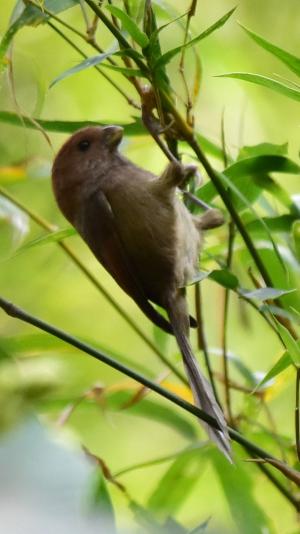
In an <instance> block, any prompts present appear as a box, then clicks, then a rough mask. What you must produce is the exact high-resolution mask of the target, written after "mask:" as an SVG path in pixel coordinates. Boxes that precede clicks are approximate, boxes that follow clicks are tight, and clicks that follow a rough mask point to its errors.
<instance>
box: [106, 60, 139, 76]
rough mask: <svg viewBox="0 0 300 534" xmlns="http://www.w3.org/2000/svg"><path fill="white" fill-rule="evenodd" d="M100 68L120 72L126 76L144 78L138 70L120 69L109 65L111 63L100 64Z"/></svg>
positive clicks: (117, 66)
mask: <svg viewBox="0 0 300 534" xmlns="http://www.w3.org/2000/svg"><path fill="white" fill-rule="evenodd" d="M101 66H102V67H105V68H107V69H110V70H114V71H116V72H121V73H122V74H125V75H126V76H142V77H145V74H144V73H143V72H142V71H141V70H140V69H133V68H131V67H120V66H119V65H111V63H102V65H101Z"/></svg>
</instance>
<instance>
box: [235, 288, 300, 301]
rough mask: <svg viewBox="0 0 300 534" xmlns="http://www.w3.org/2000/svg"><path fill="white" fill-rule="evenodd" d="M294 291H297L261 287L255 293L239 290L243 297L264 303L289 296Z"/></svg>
mask: <svg viewBox="0 0 300 534" xmlns="http://www.w3.org/2000/svg"><path fill="white" fill-rule="evenodd" d="M293 291H296V289H276V288H273V287H261V288H260V289H255V290H254V291H248V290H246V291H245V290H244V289H240V290H239V292H240V293H241V294H242V295H243V297H246V298H247V299H254V300H262V301H264V300H269V299H270V300H271V299H272V300H273V299H278V298H279V297H282V296H283V295H287V294H288V293H292V292H293Z"/></svg>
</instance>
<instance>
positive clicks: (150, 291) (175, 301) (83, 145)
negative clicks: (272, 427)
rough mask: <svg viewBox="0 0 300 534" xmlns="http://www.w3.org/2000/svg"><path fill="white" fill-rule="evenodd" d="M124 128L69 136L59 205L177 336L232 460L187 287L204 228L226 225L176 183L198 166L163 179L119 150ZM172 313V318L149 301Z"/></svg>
mask: <svg viewBox="0 0 300 534" xmlns="http://www.w3.org/2000/svg"><path fill="white" fill-rule="evenodd" d="M122 136H123V129H122V128H121V127H119V126H105V127H88V128H85V129H83V130H79V131H78V132H76V133H75V134H74V135H72V136H71V137H70V139H68V141H67V142H66V143H65V144H64V145H63V147H62V148H61V150H60V151H59V153H58V154H57V156H56V159H55V161H54V164H53V171H52V181H53V190H54V194H55V197H56V200H57V203H58V205H59V207H60V209H61V211H62V213H63V214H64V215H65V217H66V218H67V219H68V221H70V223H71V224H72V225H73V226H74V227H75V228H76V229H77V231H78V232H79V234H80V235H81V236H82V238H83V239H84V241H85V242H86V243H87V245H88V246H89V247H90V249H91V250H92V252H93V253H94V255H95V256H96V258H97V259H98V260H99V261H100V263H101V264H102V265H103V266H104V267H105V269H106V270H107V271H108V272H109V273H110V274H111V275H112V276H113V277H114V279H115V280H116V282H117V283H118V284H119V285H120V286H121V287H122V289H123V290H124V291H126V293H128V295H130V296H131V297H132V298H133V299H134V300H135V302H136V303H137V305H138V306H139V307H140V308H141V310H142V311H143V312H144V313H145V315H146V316H147V317H148V318H149V319H151V320H152V321H153V322H154V323H155V324H157V325H158V326H160V327H161V328H162V329H164V330H165V331H167V332H169V333H173V334H174V335H175V337H176V340H177V343H178V346H179V348H180V351H181V354H182V357H183V362H184V366H185V369H186V371H187V374H188V378H189V382H190V385H191V389H192V391H193V395H194V399H195V402H196V404H197V405H198V406H199V407H201V408H202V409H203V410H204V411H206V412H207V413H208V414H210V415H211V416H212V417H214V418H215V419H216V420H217V422H218V425H219V427H220V429H219V430H218V429H215V428H212V427H210V426H209V425H207V424H205V423H204V426H205V429H206V431H207V432H208V434H209V436H210V437H211V438H212V439H213V440H214V441H215V442H216V443H217V445H218V447H219V448H220V449H221V450H222V452H223V453H224V454H225V455H226V456H227V458H229V459H230V457H231V449H230V442H229V437H228V431H227V426H226V422H225V418H224V415H223V413H222V410H221V409H220V407H219V405H218V403H217V402H216V400H215V397H214V394H213V392H212V389H211V386H210V384H209V382H208V381H207V380H206V378H205V377H204V376H203V375H202V373H201V371H200V368H199V365H198V362H197V360H196V358H195V356H194V355H193V351H192V348H191V345H190V342H189V326H190V325H191V326H196V321H195V320H194V319H193V318H192V317H189V314H188V311H187V303H186V298H185V289H184V287H185V286H186V284H187V283H188V282H190V281H191V280H193V279H194V278H195V276H196V275H197V272H198V257H199V252H200V248H201V243H202V231H203V230H207V229H209V228H214V227H216V226H219V225H220V224H222V223H223V217H222V215H221V213H220V212H219V211H218V210H208V211H206V212H205V213H204V214H203V215H202V216H199V217H195V216H193V215H192V214H191V213H190V212H189V211H188V210H187V208H186V207H185V205H184V204H183V202H181V200H180V199H179V198H178V196H177V194H176V188H177V187H178V186H180V185H181V184H182V183H184V181H185V180H186V179H187V178H188V177H189V176H190V175H191V174H192V173H194V172H195V166H191V165H189V166H186V167H184V166H183V165H181V164H180V163H170V164H169V166H168V167H167V169H166V170H165V172H164V173H163V174H162V176H160V177H159V178H158V177H157V176H155V175H153V174H151V173H150V172H147V171H146V170H144V169H142V168H139V167H137V166H136V165H134V164H133V163H132V162H131V161H129V160H128V159H126V158H125V157H124V156H123V155H121V154H120V153H119V152H118V149H117V147H118V145H119V143H120V141H121V139H122ZM151 303H154V304H158V305H159V306H161V307H163V308H164V309H165V310H166V311H167V314H168V317H169V320H170V323H169V322H168V321H167V319H165V318H164V317H163V316H162V315H160V313H159V312H158V311H157V310H156V309H155V308H154V306H153V305H152V304H151Z"/></svg>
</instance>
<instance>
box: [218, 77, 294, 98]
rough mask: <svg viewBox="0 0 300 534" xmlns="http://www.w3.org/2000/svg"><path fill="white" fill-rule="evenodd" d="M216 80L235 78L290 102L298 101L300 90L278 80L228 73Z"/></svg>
mask: <svg viewBox="0 0 300 534" xmlns="http://www.w3.org/2000/svg"><path fill="white" fill-rule="evenodd" d="M217 78H235V79H238V80H243V81H245V82H250V83H254V84H256V85H262V86H263V87H267V88H268V89H272V91H275V92H276V93H280V94H281V95H284V96H287V97H288V98H291V99H292V100H297V102H299V101H300V90H297V89H293V88H292V87H290V86H289V85H286V84H284V83H282V82H279V81H278V80H274V79H273V78H268V77H267V76H263V75H262V74H253V73H251V72H229V73H226V74H220V75H219V76H217Z"/></svg>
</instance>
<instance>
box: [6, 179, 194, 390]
mask: <svg viewBox="0 0 300 534" xmlns="http://www.w3.org/2000/svg"><path fill="white" fill-rule="evenodd" d="M0 194H1V195H2V196H4V197H5V198H7V199H8V200H10V202H13V204H14V205H15V206H17V207H18V208H19V209H21V210H22V211H23V212H24V213H26V214H27V215H28V216H29V217H30V218H31V219H32V220H33V221H35V222H36V223H37V224H38V225H39V226H41V227H42V228H44V229H45V230H46V231H47V232H53V231H55V230H57V227H56V226H53V225H52V224H50V223H49V222H48V221H46V220H45V219H43V218H42V217H40V216H39V215H37V214H36V213H35V212H34V211H32V210H31V209H29V208H27V207H25V206H24V205H23V204H22V203H21V202H19V201H18V200H17V199H16V198H14V197H13V196H12V195H11V194H9V193H8V192H7V191H5V190H4V189H3V188H2V187H0ZM57 245H58V246H59V247H60V248H61V249H62V250H63V251H64V252H65V253H66V254H67V255H68V256H69V258H70V259H71V260H72V261H73V263H75V265H77V267H78V268H79V269H80V271H81V272H82V273H83V274H84V275H85V276H86V277H87V278H88V280H90V282H91V283H92V284H93V285H94V287H96V289H97V290H98V291H99V292H100V293H101V294H102V295H103V297H104V298H105V299H106V300H107V301H108V302H109V304H110V305H111V306H112V307H113V308H114V309H115V310H116V312H117V313H118V314H119V315H120V316H121V317H122V319H123V320H124V321H126V323H127V324H128V325H129V326H130V327H131V328H132V330H134V332H135V333H136V334H137V335H138V336H139V337H140V338H141V339H142V340H143V341H144V343H146V345H147V346H148V347H149V348H150V349H151V350H152V351H153V352H154V354H156V356H158V358H159V359H160V360H161V362H162V363H164V365H166V366H167V367H168V369H170V370H171V371H172V372H173V373H174V374H175V376H177V378H178V379H179V380H180V381H181V382H182V383H183V384H185V385H187V384H188V382H187V379H186V378H185V376H184V375H183V374H182V373H181V372H180V371H179V370H178V369H177V367H176V366H175V365H173V364H172V362H170V361H169V360H168V359H167V358H166V357H165V356H164V354H163V353H162V352H161V351H160V350H159V349H158V348H157V347H156V345H155V344H154V343H153V342H152V341H151V339H149V338H148V336H147V335H146V334H144V332H143V330H141V329H140V327H139V326H138V325H137V324H136V322H135V321H134V320H133V319H132V318H131V317H130V315H128V314H127V313H126V312H125V311H124V310H123V308H122V307H121V306H120V305H119V303H118V302H117V301H116V300H115V299H114V298H113V297H112V296H111V294H110V293H109V292H108V291H107V290H106V289H105V287H104V286H103V285H102V284H101V283H100V282H99V281H98V279H97V278H95V277H94V275H93V274H92V273H91V272H90V271H89V270H88V269H87V268H86V266H85V265H84V264H83V263H82V261H81V260H80V259H79V258H78V256H77V255H76V254H75V253H74V252H73V251H72V249H71V248H70V247H69V245H67V244H66V243H65V242H64V241H62V240H61V241H57Z"/></svg>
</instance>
